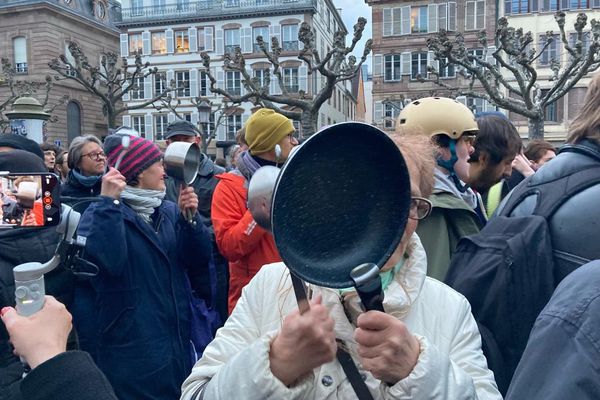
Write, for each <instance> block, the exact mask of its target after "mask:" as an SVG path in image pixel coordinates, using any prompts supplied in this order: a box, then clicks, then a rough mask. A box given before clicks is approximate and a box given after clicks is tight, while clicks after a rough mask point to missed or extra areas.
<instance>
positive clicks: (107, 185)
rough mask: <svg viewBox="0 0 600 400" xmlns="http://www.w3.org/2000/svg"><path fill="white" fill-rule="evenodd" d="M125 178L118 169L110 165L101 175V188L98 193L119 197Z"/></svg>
mask: <svg viewBox="0 0 600 400" xmlns="http://www.w3.org/2000/svg"><path fill="white" fill-rule="evenodd" d="M126 184H127V183H126V180H125V177H124V176H123V175H121V173H120V172H119V170H117V169H114V168H113V167H110V168H109V170H108V172H107V173H106V174H105V175H104V176H103V177H102V188H101V190H100V194H101V195H102V196H108V197H112V198H113V199H118V198H119V197H121V192H122V191H123V189H125V185H126Z"/></svg>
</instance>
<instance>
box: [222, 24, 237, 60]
mask: <svg viewBox="0 0 600 400" xmlns="http://www.w3.org/2000/svg"><path fill="white" fill-rule="evenodd" d="M224 34H225V53H229V54H233V53H234V52H235V48H236V47H240V30H239V29H237V28H236V29H225V31H224Z"/></svg>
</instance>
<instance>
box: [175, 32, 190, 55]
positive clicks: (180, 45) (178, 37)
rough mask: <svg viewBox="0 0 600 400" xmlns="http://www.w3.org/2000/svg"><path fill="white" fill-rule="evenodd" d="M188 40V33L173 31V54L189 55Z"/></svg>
mask: <svg viewBox="0 0 600 400" xmlns="http://www.w3.org/2000/svg"><path fill="white" fill-rule="evenodd" d="M189 52H190V38H189V36H188V31H187V30H184V31H175V53H189Z"/></svg>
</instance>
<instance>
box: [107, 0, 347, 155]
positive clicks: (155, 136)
mask: <svg viewBox="0 0 600 400" xmlns="http://www.w3.org/2000/svg"><path fill="white" fill-rule="evenodd" d="M122 8H123V12H122V22H120V23H119V24H118V25H119V27H120V28H121V30H122V32H123V33H122V34H121V55H122V56H124V57H129V58H130V59H132V60H133V55H134V53H136V52H139V53H140V54H142V56H143V57H142V59H143V61H144V62H145V61H149V62H150V63H151V64H152V66H155V67H157V68H158V70H159V71H160V72H161V73H162V74H163V75H164V78H165V81H166V82H171V81H172V80H174V81H175V83H176V85H177V86H178V87H180V86H182V85H183V86H185V89H182V90H180V91H179V92H178V93H176V96H177V97H178V99H179V100H180V101H181V104H180V105H179V106H178V107H177V112H178V113H179V114H181V115H182V116H183V117H184V118H186V119H188V120H189V121H190V122H192V123H194V124H196V123H198V121H199V114H198V110H197V109H196V108H195V107H194V106H193V104H192V99H194V98H196V97H203V98H206V99H207V100H208V101H210V103H212V105H213V112H212V113H211V122H210V123H208V124H203V129H207V130H209V131H210V132H214V133H215V136H216V141H215V142H216V145H217V147H218V151H216V152H215V151H214V149H209V151H210V152H211V153H212V154H214V153H216V154H217V156H221V155H222V154H223V153H224V152H225V153H226V150H227V147H228V146H230V145H231V144H233V143H235V142H234V138H235V134H236V132H237V131H238V130H239V129H240V128H241V127H242V126H243V124H244V123H245V122H246V120H247V119H248V117H249V116H250V115H251V114H252V112H253V111H254V109H255V108H254V107H253V105H252V104H251V103H243V104H240V105H236V106H234V107H231V108H229V109H225V110H224V109H220V110H219V111H216V110H217V109H219V105H220V104H221V100H222V99H221V97H220V96H217V95H215V94H213V93H212V92H211V91H210V82H209V81H208V78H207V75H206V71H205V70H204V66H203V65H202V60H201V57H200V54H201V53H202V52H206V53H207V54H208V55H209V56H210V58H211V74H212V75H213V76H215V77H216V79H217V87H220V88H224V89H226V90H228V91H229V92H231V93H234V94H243V93H244V90H245V89H244V85H243V83H242V82H241V76H240V74H239V73H238V72H234V71H225V70H224V69H223V59H224V55H225V54H226V53H231V52H233V50H234V48H235V47H239V48H240V50H241V52H242V54H243V55H244V58H245V60H246V65H247V67H248V69H249V70H251V71H252V74H253V75H254V77H256V78H257V79H259V80H261V79H263V78H262V77H263V76H264V73H265V70H266V69H270V70H272V65H271V64H270V63H269V62H268V61H267V59H266V58H265V56H264V54H263V53H262V52H261V51H260V49H259V48H258V45H257V44H256V37H257V36H259V35H260V36H263V38H270V37H273V36H275V37H277V38H278V39H279V43H280V46H281V47H282V49H283V51H282V53H281V56H280V61H281V67H282V68H283V71H282V73H283V78H284V81H285V82H282V83H283V84H284V85H285V86H286V87H287V90H288V92H289V93H298V92H299V91H301V90H302V91H305V93H307V95H309V96H310V95H312V94H314V93H317V92H318V90H319V89H320V88H321V87H322V86H321V85H322V84H323V82H322V80H321V79H320V75H319V74H318V73H315V74H308V68H307V66H306V65H305V63H304V62H302V61H300V60H299V59H298V57H297V56H298V50H299V49H301V47H302V46H303V45H302V44H301V43H300V42H299V41H298V30H299V28H300V24H301V23H302V22H307V23H308V24H309V25H310V26H311V27H313V29H314V32H315V35H316V41H315V42H316V44H317V48H318V50H319V52H320V53H321V54H324V53H325V52H327V51H328V50H329V49H330V48H331V47H332V41H333V36H334V32H336V31H337V30H340V29H341V30H342V31H345V32H346V27H345V26H344V23H343V21H342V19H341V17H340V15H339V13H338V11H337V9H336V8H335V7H334V5H333V2H332V1H331V0H210V1H207V2H194V1H185V0H162V1H151V0H123V1H122ZM269 43H270V40H269ZM270 75H271V85H270V87H269V88H268V90H269V92H270V93H271V94H281V90H282V89H281V87H280V82H278V80H277V78H276V77H275V76H274V75H272V74H270ZM139 87H140V88H143V90H140V91H138V92H137V93H132V95H131V96H129V98H124V100H125V101H129V102H131V103H132V104H135V103H139V102H142V101H143V100H144V99H148V98H151V97H150V96H151V95H152V93H155V92H156V91H157V90H160V89H161V88H162V86H161V83H160V82H158V81H157V80H156V79H154V81H153V80H152V79H150V78H147V79H146V81H145V82H140V85H139ZM221 112H225V113H226V116H224V117H223V118H222V119H221V121H222V122H223V123H221V124H218V123H217V122H218V121H219V120H220V118H219V117H220V113H221ZM355 113H356V99H355V97H354V96H353V95H352V86H351V82H350V81H346V82H344V83H340V84H338V85H337V87H336V89H335V90H334V93H333V95H332V97H331V99H330V100H329V101H328V102H326V103H325V104H324V105H323V106H322V107H321V110H320V115H319V123H318V126H319V127H322V126H325V125H330V124H333V123H336V122H342V121H347V120H353V119H354V117H355ZM175 118H176V116H175V114H174V113H171V112H168V111H167V110H161V111H157V110H156V109H155V108H154V107H151V106H149V107H146V108H143V109H138V110H134V111H131V112H129V113H128V114H126V115H124V116H123V124H126V125H131V126H132V127H133V128H135V129H136V130H138V131H140V132H141V133H142V134H143V135H144V136H146V137H147V138H149V139H152V140H162V139H163V137H164V132H165V127H166V125H167V124H168V123H169V122H171V121H173V120H175ZM296 129H297V131H298V134H299V136H300V137H302V135H303V133H302V131H301V126H300V124H298V123H296ZM211 147H212V145H211Z"/></svg>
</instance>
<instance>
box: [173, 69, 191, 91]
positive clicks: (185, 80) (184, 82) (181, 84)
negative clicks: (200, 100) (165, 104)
mask: <svg viewBox="0 0 600 400" xmlns="http://www.w3.org/2000/svg"><path fill="white" fill-rule="evenodd" d="M175 86H176V87H177V97H190V72H189V71H177V72H175Z"/></svg>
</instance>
